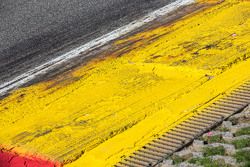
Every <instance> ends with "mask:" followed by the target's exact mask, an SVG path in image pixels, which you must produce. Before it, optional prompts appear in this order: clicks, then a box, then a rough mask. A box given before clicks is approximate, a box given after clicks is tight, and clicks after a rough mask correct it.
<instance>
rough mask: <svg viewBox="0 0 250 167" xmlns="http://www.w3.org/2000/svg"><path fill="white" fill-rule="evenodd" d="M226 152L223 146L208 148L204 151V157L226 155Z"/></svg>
mask: <svg viewBox="0 0 250 167" xmlns="http://www.w3.org/2000/svg"><path fill="white" fill-rule="evenodd" d="M225 152H226V151H225V148H224V147H223V146H218V147H206V148H204V149H203V153H204V156H213V155H225Z"/></svg>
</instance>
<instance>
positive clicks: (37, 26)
mask: <svg viewBox="0 0 250 167" xmlns="http://www.w3.org/2000/svg"><path fill="white" fill-rule="evenodd" d="M172 1H174V0H40V1H38V0H18V1H17V0H1V1H0V84H2V83H4V82H6V81H9V80H11V79H12V78H14V77H16V76H18V75H20V74H22V73H24V72H26V71H28V70H29V69H32V68H34V67H35V66H38V65H40V64H42V63H44V62H46V61H49V60H51V59H53V58H55V57H56V56H58V55H60V54H62V53H63V52H66V51H68V50H70V49H71V48H74V47H77V46H79V45H81V44H84V43H86V42H88V41H90V40H91V39H94V38H97V37H99V36H101V35H103V34H106V33H108V32H110V31H112V30H114V29H116V28H118V27H120V26H122V25H125V24H127V23H129V22H131V21H133V20H135V19H137V18H139V17H141V16H143V15H145V14H147V13H149V12H150V11H153V10H155V9H157V8H160V7H162V6H165V5H167V4H169V3H171V2H172Z"/></svg>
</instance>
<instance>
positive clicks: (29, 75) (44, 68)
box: [0, 0, 195, 96]
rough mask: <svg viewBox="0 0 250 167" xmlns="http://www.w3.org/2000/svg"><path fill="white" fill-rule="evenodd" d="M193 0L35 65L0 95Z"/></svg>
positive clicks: (5, 85) (4, 86)
mask: <svg viewBox="0 0 250 167" xmlns="http://www.w3.org/2000/svg"><path fill="white" fill-rule="evenodd" d="M194 2H195V0H177V1H175V2H173V3H171V4H168V5H166V6H164V7H162V8H160V9H158V10H156V11H154V12H151V13H149V14H148V15H146V16H144V17H142V18H141V19H138V20H135V21H133V22H131V23H129V24H128V25H125V26H123V27H120V28H118V29H116V30H114V31H112V32H110V33H108V34H105V35H103V36H101V37H99V38H96V39H94V40H92V41H90V42H88V43H86V44H84V45H82V46H80V47H78V48H75V49H73V50H71V51H69V52H67V53H65V54H62V55H61V56H58V57H57V58H55V59H53V60H51V61H49V62H46V63H44V64H42V65H40V66H38V67H35V68H34V69H32V70H30V71H28V72H25V73H24V74H22V75H20V76H18V77H16V78H14V79H12V80H11V81H8V82H5V83H3V84H1V85H0V96H2V95H4V94H6V93H8V92H9V91H10V90H12V89H16V88H18V87H20V86H22V85H24V84H25V83H27V82H29V81H31V80H33V79H35V78H36V77H37V76H39V75H41V74H45V73H47V72H49V71H51V70H53V69H54V68H55V67H56V66H58V65H60V64H62V63H65V62H68V61H70V60H71V59H73V58H76V57H79V56H82V55H81V54H80V53H81V52H85V51H91V50H94V49H96V48H98V47H101V46H103V45H105V44H107V43H108V42H110V41H112V40H115V39H117V38H119V37H121V36H123V35H126V34H127V33H129V32H131V31H133V30H135V29H137V28H139V27H141V26H143V25H145V24H146V23H149V22H151V21H153V20H155V19H156V18H157V17H159V16H163V15H166V14H168V13H170V12H171V11H173V10H175V9H177V8H179V7H181V6H184V5H188V4H191V3H194Z"/></svg>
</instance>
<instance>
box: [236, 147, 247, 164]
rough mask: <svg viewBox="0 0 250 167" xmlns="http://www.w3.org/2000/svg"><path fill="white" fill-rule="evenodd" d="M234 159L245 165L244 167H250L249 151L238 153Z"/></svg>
mask: <svg viewBox="0 0 250 167" xmlns="http://www.w3.org/2000/svg"><path fill="white" fill-rule="evenodd" d="M234 158H235V159H236V160H237V162H240V163H244V165H243V166H244V167H249V166H250V153H249V151H246V150H245V151H244V150H243V151H238V152H237V153H236V154H235V155H234Z"/></svg>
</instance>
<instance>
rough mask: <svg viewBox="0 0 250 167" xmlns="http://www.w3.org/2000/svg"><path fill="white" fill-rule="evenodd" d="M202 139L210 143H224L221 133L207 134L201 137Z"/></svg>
mask: <svg viewBox="0 0 250 167" xmlns="http://www.w3.org/2000/svg"><path fill="white" fill-rule="evenodd" d="M203 140H204V141H207V142H208V143H209V144H210V143H225V141H224V140H223V138H222V136H221V135H215V136H207V137H204V138H203Z"/></svg>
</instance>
